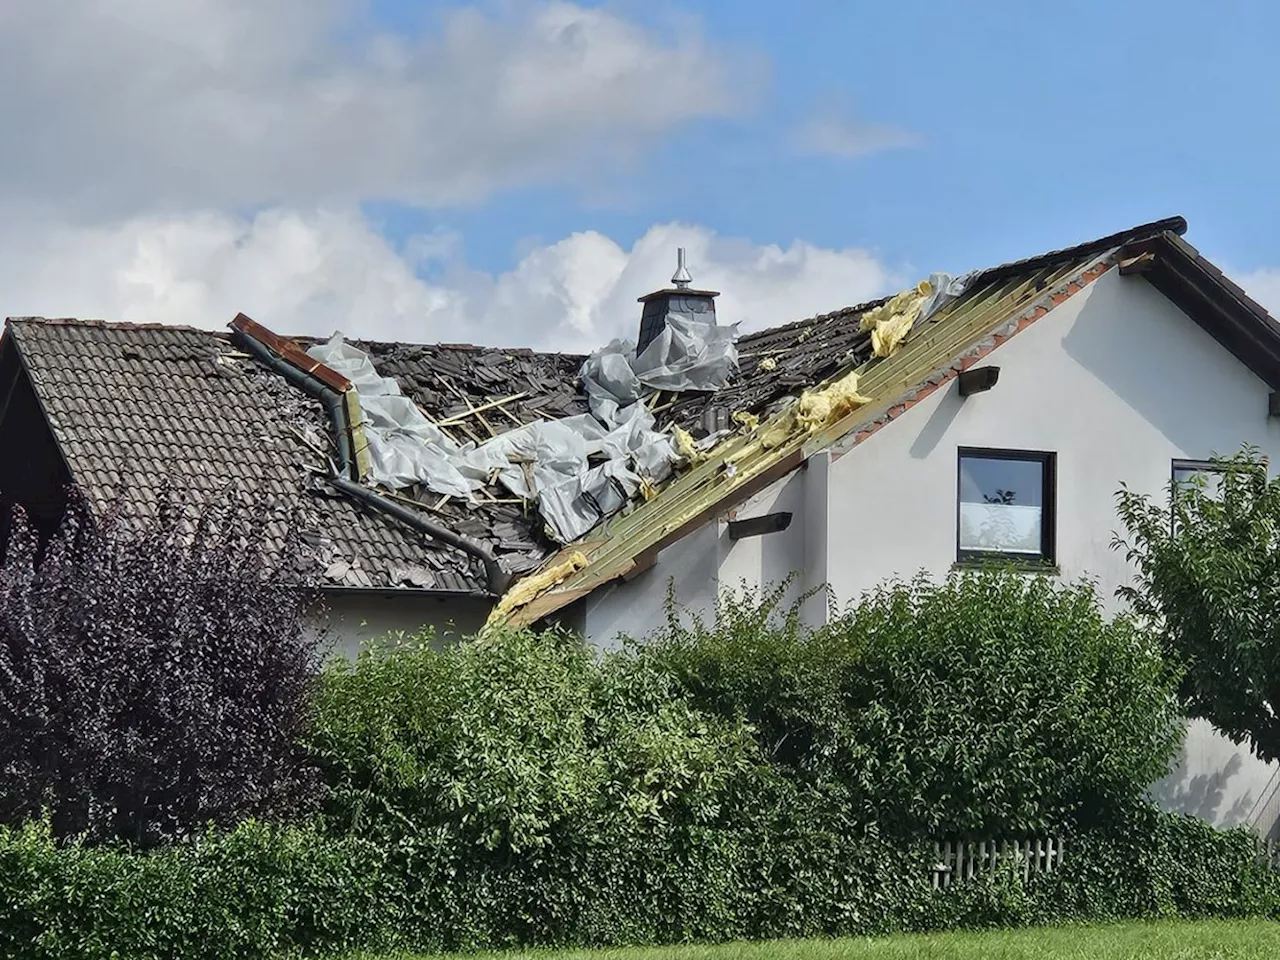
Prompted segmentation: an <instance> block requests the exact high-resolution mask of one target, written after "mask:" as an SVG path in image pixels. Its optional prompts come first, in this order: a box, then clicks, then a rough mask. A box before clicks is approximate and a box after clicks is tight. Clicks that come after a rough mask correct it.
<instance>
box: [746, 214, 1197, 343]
mask: <svg viewBox="0 0 1280 960" xmlns="http://www.w3.org/2000/svg"><path fill="white" fill-rule="evenodd" d="M1186 232H1187V221H1186V218H1185V217H1180V216H1173V217H1165V218H1164V219H1162V220H1152V221H1150V222H1148V223H1140V224H1138V225H1137V226H1133V227H1129V228H1128V229H1126V230H1118V231H1116V232H1115V233H1111V234H1107V235H1106V236H1105V237H1098V238H1096V239H1094V240H1086V241H1084V242H1083V243H1077V244H1075V245H1074V246H1070V247H1062V248H1060V249H1057V250H1050V251H1048V252H1046V253H1040V254H1037V255H1035V256H1033V257H1025V258H1023V259H1022V260H1010V261H1008V262H1007V263H999V264H996V265H995V266H991V267H983V268H980V269H978V270H976V271H974V276H973V279H974V280H975V281H977V280H992V279H996V278H997V277H999V276H1000V275H1001V274H1004V273H1021V272H1022V271H1025V270H1036V269H1039V268H1040V267H1048V266H1052V265H1054V264H1056V263H1066V262H1067V261H1069V260H1074V259H1076V258H1078V257H1081V256H1084V255H1085V254H1087V253H1090V252H1092V251H1095V250H1096V251H1097V252H1099V253H1101V252H1102V251H1103V250H1107V249H1109V248H1111V247H1122V246H1124V245H1125V244H1127V243H1134V242H1136V241H1138V240H1144V239H1146V238H1148V237H1153V236H1157V235H1159V234H1162V233H1174V234H1177V235H1178V236H1179V237H1180V236H1182V235H1183V234H1184V233H1186ZM890 296H891V295H890ZM889 299H890V297H889V296H884V297H878V298H876V299H875V300H867V301H865V302H863V303H858V304H854V305H853V306H849V307H841V308H840V309H838V310H830V311H828V312H826V313H819V314H815V315H813V316H811V317H802V318H800V319H799V320H789V321H787V322H786V323H782V324H777V325H775V326H771V327H761V328H760V329H759V330H753V331H751V332H750V333H748V334H745V335H744V336H742V337H740V338H739V342H741V341H742V340H745V339H746V338H747V337H763V336H766V335H768V334H772V333H780V332H782V331H785V330H789V329H792V328H793V327H797V326H800V325H802V324H806V323H816V322H818V321H820V320H831V319H834V318H835V317H837V316H839V315H841V314H846V313H854V314H859V313H865V312H866V311H868V310H871V309H873V308H874V307H878V306H880V304H882V303H884V302H886V301H887V300H889Z"/></svg>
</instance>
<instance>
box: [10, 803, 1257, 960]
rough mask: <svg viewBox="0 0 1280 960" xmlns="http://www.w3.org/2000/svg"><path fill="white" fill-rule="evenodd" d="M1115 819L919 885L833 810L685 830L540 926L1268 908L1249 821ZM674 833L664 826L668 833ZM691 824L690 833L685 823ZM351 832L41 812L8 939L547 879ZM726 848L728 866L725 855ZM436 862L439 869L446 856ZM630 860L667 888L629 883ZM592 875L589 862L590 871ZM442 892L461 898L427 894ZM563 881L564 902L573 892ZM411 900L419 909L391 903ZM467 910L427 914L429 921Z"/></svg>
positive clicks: (24, 949)
mask: <svg viewBox="0 0 1280 960" xmlns="http://www.w3.org/2000/svg"><path fill="white" fill-rule="evenodd" d="M1124 819H1125V821H1126V822H1125V825H1124V826H1123V828H1122V829H1120V830H1118V831H1115V832H1107V833H1102V832H1086V833H1082V834H1077V835H1073V836H1070V837H1069V838H1068V840H1067V843H1068V847H1067V849H1068V853H1067V857H1066V860H1065V862H1064V864H1063V865H1062V866H1061V868H1060V869H1059V870H1058V871H1057V872H1055V873H1052V874H1048V875H1044V876H1040V877H1033V878H1032V880H1031V881H1030V882H1029V883H1024V882H1023V880H1022V877H1021V874H1020V872H1017V871H1008V872H1005V873H1002V874H997V875H994V876H989V877H982V878H977V879H973V880H966V881H958V882H956V883H954V884H953V885H952V886H951V888H950V889H949V890H948V891H946V892H944V893H935V892H934V891H932V890H931V888H930V885H929V881H928V876H929V874H928V867H929V858H928V857H927V856H925V855H924V854H923V853H921V852H915V853H912V852H907V851H904V850H902V849H898V848H894V847H891V846H888V845H883V844H876V843H871V842H868V841H867V840H866V839H865V838H863V839H861V840H857V841H851V840H850V839H849V838H848V837H844V836H841V835H839V833H838V832H835V831H832V830H825V831H813V830H808V829H805V825H804V823H803V820H802V819H801V821H800V822H799V823H798V825H797V829H795V830H792V831H790V832H788V831H786V830H785V829H779V830H774V831H770V832H769V833H768V834H763V833H762V834H758V835H755V836H754V837H751V838H745V837H742V836H739V837H736V838H733V839H732V840H731V841H730V842H728V843H726V842H725V840H726V838H724V837H720V838H714V837H708V836H699V835H697V834H694V835H692V836H681V837H679V838H678V839H679V840H680V842H681V844H683V846H682V849H683V850H684V855H683V856H681V857H680V858H678V859H677V860H674V861H672V860H669V859H668V858H667V856H666V854H667V853H669V852H670V851H671V850H672V849H673V848H672V847H671V846H664V847H663V848H662V849H661V850H640V849H633V850H624V851H619V852H621V853H623V854H624V855H625V856H626V859H625V860H619V861H616V862H615V863H614V864H613V865H612V867H609V866H607V865H606V864H605V863H604V862H603V861H596V863H595V871H596V872H595V873H593V875H592V876H591V879H592V880H593V881H595V882H596V883H597V884H598V885H597V886H594V887H590V888H587V887H583V886H578V887H577V888H576V889H575V890H573V891H571V892H570V893H569V894H567V898H568V899H573V900H575V901H576V902H575V910H574V912H575V920H574V922H573V923H571V924H568V925H565V926H562V927H561V928H560V929H559V930H558V931H556V934H555V936H550V931H542V932H541V935H539V936H536V937H534V938H533V939H534V941H535V942H548V941H552V940H554V941H555V942H561V943H569V942H572V943H581V944H593V945H606V944H622V943H629V944H630V943H648V942H670V941H672V940H680V939H686V940H689V939H696V940H728V939H740V938H752V939H763V938H773V937H784V936H785V937H793V936H824V935H825V936H838V935H869V934H883V933H889V932H895V931H924V930H940V929H964V928H984V927H1006V926H1021V925H1028V924H1046V923H1070V922H1083V921H1095V922H1096V921H1112V920H1123V919H1160V918H1169V917H1175V916H1176V917H1186V918H1204V917H1223V918H1234V917H1266V918H1271V919H1280V875H1277V874H1276V873H1275V872H1274V871H1272V870H1271V869H1269V868H1268V867H1266V866H1264V865H1262V864H1261V863H1259V862H1258V860H1257V859H1256V857H1255V845H1254V840H1253V838H1251V837H1250V836H1249V835H1248V834H1246V833H1244V832H1243V831H1239V830H1236V831H1218V830H1214V829H1213V828H1212V827H1209V826H1208V825H1207V824H1204V823H1202V822H1200V821H1197V820H1193V819H1191V818H1187V817H1180V816H1175V815H1170V814H1164V813H1160V812H1158V811H1155V810H1153V809H1150V808H1146V807H1139V808H1135V809H1134V810H1133V811H1131V812H1130V813H1128V814H1126V816H1125V818H1124ZM773 826H774V827H780V826H781V824H774V825H773ZM673 839H674V838H673ZM689 841H692V843H690V842H689ZM406 864H408V865H409V866H411V867H412V866H414V864H413V863H412V861H403V860H401V861H397V860H396V858H395V857H394V856H393V855H391V851H389V850H388V851H387V852H386V853H384V852H382V851H380V850H379V849H378V848H377V847H376V846H375V845H372V844H368V843H365V842H363V841H352V840H350V839H348V840H334V839H324V838H323V837H321V836H320V835H318V834H316V833H315V832H314V831H311V830H308V829H287V830H286V829H271V828H267V827H264V826H261V825H257V824H248V825H244V826H242V827H240V828H238V829H237V830H235V831H232V832H231V833H228V834H223V835H220V836H212V835H211V836H209V837H206V838H204V839H203V840H201V841H199V842H195V843H191V844H184V845H181V846H177V847H172V848H169V849H167V850H153V851H149V852H141V853H127V852H123V851H120V850H114V849H108V848H87V847H83V846H78V845H75V844H71V845H67V844H60V843H58V842H57V841H55V840H54V839H53V838H52V837H51V836H50V835H49V833H48V831H47V830H45V829H42V828H39V827H27V828H24V829H22V830H4V829H0V955H2V956H5V957H13V958H41V960H43V958H76V960H124V958H129V960H193V958H194V960H206V958H207V960H214V958H216V960H233V958H234V960H238V958H267V957H276V956H294V955H325V954H334V953H339V952H342V951H345V950H350V949H354V948H361V947H363V948H367V949H373V950H382V949H394V948H396V947H412V948H418V949H422V948H424V947H431V946H439V945H440V943H441V942H442V941H448V942H450V943H470V944H472V945H474V944H477V943H480V942H485V943H490V944H491V945H501V944H504V943H510V942H512V941H513V940H514V939H516V937H515V936H514V935H513V933H512V930H505V931H504V930H499V929H498V928H499V927H500V926H501V924H503V923H510V922H511V921H512V918H513V917H514V916H516V914H518V912H519V911H518V910H517V909H515V908H512V909H510V910H507V911H500V912H499V913H498V915H497V916H496V917H490V916H487V915H485V911H483V910H481V909H480V908H478V907H473V908H472V910H471V911H467V910H466V909H459V903H463V902H466V901H469V900H470V899H471V898H473V897H492V896H497V895H501V894H504V893H505V894H515V895H516V896H517V897H518V898H520V900H521V902H524V900H523V893H522V891H523V890H524V889H525V888H526V887H527V886H529V885H531V884H533V885H536V884H538V883H539V879H538V877H537V870H536V868H535V867H534V865H533V864H532V863H526V864H524V865H523V866H514V865H513V869H509V870H504V869H498V868H490V869H487V870H477V869H472V870H469V871H466V872H464V873H463V874H461V875H458V874H452V875H448V876H445V875H441V876H438V877H435V878H434V879H435V881H436V883H435V885H434V887H433V889H434V890H435V894H430V893H429V892H428V891H423V890H420V889H418V885H419V884H420V883H422V882H423V880H424V879H426V877H425V876H424V875H423V874H422V873H421V872H420V871H421V864H417V868H418V869H415V870H413V871H412V872H410V873H408V874H406V873H404V872H401V870H402V868H403V867H405V866H406ZM725 868H727V870H728V873H727V875H726V874H721V873H720V872H718V871H720V870H721V869H725ZM446 873H447V871H446ZM637 873H643V874H645V876H646V878H647V882H649V883H652V884H655V885H656V886H658V887H661V888H662V889H664V890H665V891H667V892H668V893H670V894H671V895H672V896H673V899H671V900H669V901H668V902H666V903H665V905H663V907H662V908H661V909H656V908H655V907H654V905H653V904H651V903H650V902H648V901H646V900H642V901H639V902H636V901H635V900H634V893H635V890H636V883H637V877H636V874H637ZM584 879H585V878H584ZM437 896H442V897H443V898H444V899H445V900H448V901H452V902H454V905H453V906H449V907H440V908H436V909H434V910H433V908H432V907H431V905H430V904H431V903H432V902H434V901H436V899H437ZM568 899H566V900H562V901H561V904H562V906H563V905H564V904H565V903H567V902H568ZM407 903H414V904H416V907H417V908H418V909H420V910H423V911H425V912H424V913H423V914H422V915H420V916H418V917H417V918H408V917H406V916H404V914H403V913H402V912H401V911H402V909H403V907H404V905H405V904H407ZM450 912H453V917H452V921H451V922H455V923H459V924H461V926H460V928H459V929H457V930H453V931H439V930H437V931H435V932H434V934H432V933H431V932H430V931H427V930H426V927H425V926H424V924H426V923H427V922H428V920H429V919H431V918H433V919H434V921H435V922H441V921H443V920H445V919H446V915H447V914H449V913H450Z"/></svg>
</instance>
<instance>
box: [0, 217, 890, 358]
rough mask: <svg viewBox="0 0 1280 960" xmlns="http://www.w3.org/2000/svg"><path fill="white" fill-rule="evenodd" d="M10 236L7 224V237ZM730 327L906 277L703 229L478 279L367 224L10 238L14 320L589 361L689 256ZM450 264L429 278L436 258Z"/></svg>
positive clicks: (590, 241)
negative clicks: (456, 346) (271, 334)
mask: <svg viewBox="0 0 1280 960" xmlns="http://www.w3.org/2000/svg"><path fill="white" fill-rule="evenodd" d="M3 230H4V228H0V231H3ZM677 246H684V247H686V248H687V249H688V251H689V263H690V267H691V269H692V271H693V274H694V278H695V282H696V285H697V286H699V287H710V288H712V289H717V290H720V291H721V292H722V295H721V297H720V299H719V301H718V306H717V309H718V312H719V315H720V317H721V322H724V323H731V322H734V321H742V323H743V327H744V329H755V328H759V327H763V326H768V325H771V324H775V323H783V322H787V321H790V320H794V319H798V318H801V317H805V316H809V315H811V314H814V313H820V312H824V311H828V310H834V309H837V308H839V307H842V306H846V305H849V304H852V303H857V302H860V301H863V300H866V299H869V298H871V297H873V296H877V295H879V294H882V293H885V292H887V291H889V290H891V289H893V288H894V287H896V286H898V285H900V284H901V282H902V280H903V278H902V277H899V276H896V275H894V274H893V273H892V272H891V271H889V270H887V269H886V268H885V267H884V266H883V265H882V264H881V263H880V262H879V261H878V260H877V259H876V258H875V257H874V256H873V255H872V254H870V253H868V252H867V251H864V250H858V249H850V250H829V249H823V248H820V247H814V246H812V245H810V244H807V243H804V242H800V241H797V242H794V243H792V244H791V245H789V246H787V247H780V246H774V245H756V244H752V243H750V242H747V241H744V240H733V239H727V238H723V237H720V236H718V235H716V234H715V233H713V232H711V231H709V230H707V229H705V228H702V227H698V226H690V225H684V224H662V225H658V226H654V227H652V228H651V229H650V230H649V231H648V232H646V233H645V234H644V236H642V237H641V238H640V239H639V240H638V241H636V243H635V244H634V245H633V246H632V247H631V248H630V249H625V248H623V247H622V246H620V245H619V244H617V243H616V242H614V241H613V240H611V239H610V238H608V237H606V236H604V235H602V234H600V233H595V232H584V233H576V234H573V235H571V236H569V237H566V238H565V239H563V240H560V241H559V242H557V243H553V244H550V245H546V246H539V247H535V248H533V249H531V250H529V251H528V252H527V253H526V254H525V256H524V257H523V259H521V260H520V262H519V263H518V264H517V265H516V266H515V267H514V268H513V269H512V270H510V271H508V272H506V273H502V274H499V275H497V276H493V275H490V274H486V273H482V272H478V271H475V270H472V269H470V268H468V267H467V266H466V264H465V263H462V262H461V261H460V260H459V259H458V257H457V254H456V249H457V248H456V246H455V245H453V244H451V243H450V240H449V238H448V237H428V238H422V239H421V240H419V241H411V242H410V243H408V244H406V245H405V249H404V251H403V252H401V251H397V250H395V249H393V248H392V247H391V246H390V245H389V244H388V242H387V241H386V240H385V239H384V238H383V237H382V236H380V235H379V234H378V233H377V232H376V231H375V230H374V229H373V228H372V227H371V226H370V224H369V223H368V222H367V221H365V220H364V219H363V218H362V217H361V216H360V215H359V214H358V213H356V212H354V211H351V210H333V211H329V212H320V213H301V212H298V211H294V210H288V209H273V210H269V211H265V212H262V213H259V214H258V215H256V216H254V217H252V218H244V217H235V216H231V215H227V214H223V213H201V214H196V215H181V216H163V217H144V218H135V219H132V220H129V221H127V222H125V223H122V224H118V225H115V226H110V227H106V226H99V227H76V228H72V227H58V228H52V229H49V230H46V231H44V232H42V233H41V232H34V233H33V232H32V231H30V230H28V229H25V228H24V229H23V230H22V231H21V232H19V231H16V230H14V231H12V232H7V233H6V232H0V249H3V250H5V251H7V253H6V256H4V257H0V291H3V294H2V296H3V300H2V302H0V314H8V315H25V314H37V315H44V316H79V317H99V318H105V319H112V320H132V321H137V322H144V321H153V322H163V323H186V324H194V325H198V326H204V327H210V328H213V327H222V326H224V325H225V324H226V323H227V321H228V320H230V319H231V318H232V317H233V316H235V314H236V313H237V312H239V311H244V312H245V313H247V314H249V315H250V316H252V317H253V318H254V319H256V320H258V321H260V322H261V323H264V324H266V325H267V326H268V327H271V328H272V329H275V330H277V331H279V332H281V333H291V334H303V333H309V334H317V335H327V334H329V333H331V332H332V331H333V330H334V329H342V330H343V331H344V332H345V333H347V334H348V335H350V336H359V337H365V338H371V339H374V338H383V339H398V340H411V341H420V342H431V341H454V342H459V341H462V342H473V343H476V342H478V343H491V344H498V345H504V346H534V347H541V348H546V349H563V350H575V351H587V350H591V349H594V348H595V347H597V346H600V345H602V344H603V343H604V342H606V341H607V340H608V339H610V338H611V337H615V336H621V337H633V336H634V335H635V332H636V329H637V327H638V324H639V315H640V309H639V305H638V304H637V303H636V297H638V296H640V295H641V294H644V293H647V292H649V291H651V290H653V289H656V288H658V287H662V286H666V285H667V282H668V279H669V277H670V276H671V272H672V270H673V268H674V266H675V249H676V247H677ZM424 256H427V257H430V258H432V259H433V260H434V261H435V262H436V265H437V266H440V267H442V270H441V271H440V274H441V275H440V278H439V279H437V280H434V281H427V280H424V279H422V277H421V276H420V275H419V267H421V265H422V263H421V258H422V257H424Z"/></svg>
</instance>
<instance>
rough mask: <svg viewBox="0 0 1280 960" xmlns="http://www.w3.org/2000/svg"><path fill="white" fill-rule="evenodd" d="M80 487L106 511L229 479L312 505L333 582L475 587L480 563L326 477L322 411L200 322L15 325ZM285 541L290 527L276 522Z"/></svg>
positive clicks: (315, 532) (310, 530)
mask: <svg viewBox="0 0 1280 960" xmlns="http://www.w3.org/2000/svg"><path fill="white" fill-rule="evenodd" d="M5 336H6V338H12V340H13V344H14V345H15V346H17V348H18V351H19V355H20V357H21V359H22V362H23V364H24V366H25V368H26V370H27V372H28V374H29V376H30V378H31V382H32V385H33V387H34V388H35V391H36V395H37V397H38V398H39V400H40V403H41V405H42V406H43V408H44V411H45V415H46V419H47V420H48V422H49V426H50V428H51V429H52V431H53V435H54V438H55V440H56V441H57V443H58V446H59V448H60V449H61V450H62V454H63V456H64V458H65V459H66V462H67V466H68V467H69V468H70V471H71V475H72V478H73V479H74V480H75V482H76V483H77V484H78V485H79V486H80V487H81V488H83V489H84V490H85V491H86V493H88V495H89V496H90V497H91V498H92V499H93V500H94V501H95V502H97V503H98V504H100V505H107V504H110V503H112V502H113V501H114V500H115V499H116V498H117V497H121V498H124V499H125V500H126V501H127V503H128V506H129V507H130V508H131V509H135V510H141V511H143V512H145V511H147V510H148V509H154V507H155V506H156V504H157V503H158V497H159V494H160V489H161V487H162V486H163V484H164V483H165V482H166V479H171V480H172V481H173V482H174V483H176V484H179V485H181V486H182V487H184V488H187V489H190V490H193V491H196V492H197V493H198V494H201V495H205V496H209V495H215V494H217V493H218V492H219V491H220V490H222V489H223V488H224V487H225V485H226V484H227V482H228V481H234V482H235V483H236V484H238V485H239V486H240V487H241V488H243V489H246V490H248V491H250V492H253V493H256V494H260V495H263V496H266V497H268V498H270V499H271V500H272V501H274V502H277V503H279V504H280V505H281V506H282V508H285V509H288V508H290V507H300V508H301V509H302V514H303V516H302V519H303V523H304V527H305V529H304V536H305V537H306V539H307V541H308V547H309V549H308V556H307V557H306V558H300V559H305V560H306V561H307V562H308V563H309V565H310V566H311V567H312V570H313V572H317V573H319V574H320V575H321V578H322V582H323V583H325V585H327V586H346V587H360V588H372V587H392V586H399V585H414V586H420V587H424V588H427V589H432V590H440V591H464V592H468V593H470V592H474V591H475V590H476V584H477V583H483V582H484V581H483V578H482V575H481V572H480V571H479V570H478V569H477V566H476V564H475V563H474V562H473V561H472V559H471V558H470V557H468V556H466V555H465V554H462V553H460V552H458V551H455V550H452V549H447V548H442V547H439V546H437V545H435V544H433V543H430V542H429V541H425V540H423V539H422V538H421V537H418V536H416V535H412V534H409V533H408V532H406V531H403V530H402V529H401V528H400V527H398V526H397V525H396V524H394V523H392V522H391V521H389V520H387V519H384V518H383V517H380V516H377V515H374V514H369V513H366V512H364V511H361V510H359V509H358V508H357V507H356V506H355V505H354V504H353V503H352V502H351V501H349V500H347V499H346V498H345V497H341V496H339V495H337V494H335V493H334V492H332V491H331V490H329V489H328V487H327V485H325V484H322V483H320V482H318V480H319V478H318V475H317V473H316V471H317V470H319V469H320V468H321V467H322V465H323V457H322V456H321V455H320V453H318V452H317V451H316V449H314V447H316V446H319V445H321V444H323V443H325V442H326V441H325V437H324V434H323V433H322V432H321V431H319V430H317V429H316V427H315V425H316V424H317V423H320V422H321V413H320V409H319V405H318V404H316V403H315V402H313V401H311V400H310V399H308V398H307V397H305V396H303V395H302V394H301V393H300V392H298V391H296V390H293V389H292V388H290V387H289V386H287V385H286V384H285V383H284V381H283V380H281V379H280V378H279V377H277V376H275V375H273V374H270V373H268V372H267V371H266V370H264V369H262V368H261V367H259V366H258V365H257V364H256V363H254V362H253V361H251V360H249V359H248V358H246V357H245V355H244V354H242V353H239V352H237V351H236V350H235V349H234V348H233V346H232V344H231V342H230V340H229V338H228V337H227V336H226V335H224V334H222V333H214V332H210V331H207V330H196V329H192V328H189V327H171V326H160V325H150V324H144V325H135V324H115V323H103V322H101V321H81V320H43V319H37V318H18V319H11V320H9V321H8V322H7V323H6V325H5ZM271 523H272V524H273V526H272V527H271V528H269V532H270V533H271V534H272V536H274V537H278V536H279V535H280V533H281V532H282V527H281V526H280V525H279V522H278V521H271Z"/></svg>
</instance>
